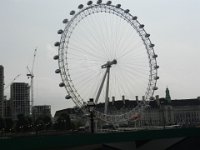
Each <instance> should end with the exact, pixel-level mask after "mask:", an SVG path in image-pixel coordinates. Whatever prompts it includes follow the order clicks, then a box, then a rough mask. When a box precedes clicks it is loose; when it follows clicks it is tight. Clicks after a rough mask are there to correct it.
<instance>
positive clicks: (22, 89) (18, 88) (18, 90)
mask: <svg viewBox="0 0 200 150" xmlns="http://www.w3.org/2000/svg"><path fill="white" fill-rule="evenodd" d="M10 100H11V105H12V106H11V112H12V119H14V120H16V119H17V116H18V115H19V114H23V115H25V116H29V115H30V87H29V85H28V83H22V82H18V83H17V82H16V83H12V84H11V86H10Z"/></svg>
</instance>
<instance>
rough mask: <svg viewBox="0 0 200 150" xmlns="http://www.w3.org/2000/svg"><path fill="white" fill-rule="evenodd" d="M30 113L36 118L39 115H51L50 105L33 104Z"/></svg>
mask: <svg viewBox="0 0 200 150" xmlns="http://www.w3.org/2000/svg"><path fill="white" fill-rule="evenodd" d="M32 115H33V118H34V119H37V118H38V117H40V116H49V117H51V106H50V105H38V106H33V109H32Z"/></svg>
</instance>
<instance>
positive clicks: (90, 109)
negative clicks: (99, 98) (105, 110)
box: [87, 98, 95, 133]
mask: <svg viewBox="0 0 200 150" xmlns="http://www.w3.org/2000/svg"><path fill="white" fill-rule="evenodd" d="M87 108H88V109H89V112H90V128H91V133H94V109H95V103H94V99H93V98H90V100H89V101H88V103H87Z"/></svg>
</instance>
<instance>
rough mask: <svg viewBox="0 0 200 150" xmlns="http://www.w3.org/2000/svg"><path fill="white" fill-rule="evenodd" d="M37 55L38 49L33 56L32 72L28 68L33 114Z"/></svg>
mask: <svg viewBox="0 0 200 150" xmlns="http://www.w3.org/2000/svg"><path fill="white" fill-rule="evenodd" d="M36 54H37V48H36V49H35V50H34V55H33V62H32V66H31V70H30V69H29V67H28V66H27V70H28V73H27V77H28V79H31V82H30V89H31V103H30V104H31V114H32V108H33V104H34V93H33V92H34V91H33V90H34V89H33V83H34V82H33V81H34V80H33V79H34V72H33V71H34V64H35V57H36Z"/></svg>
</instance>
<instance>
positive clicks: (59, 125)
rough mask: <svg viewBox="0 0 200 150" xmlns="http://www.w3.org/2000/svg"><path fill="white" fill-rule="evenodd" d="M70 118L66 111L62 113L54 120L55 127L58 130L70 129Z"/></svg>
mask: <svg viewBox="0 0 200 150" xmlns="http://www.w3.org/2000/svg"><path fill="white" fill-rule="evenodd" d="M71 125H72V124H71V119H70V116H69V115H68V114H66V113H62V114H61V115H60V116H59V118H58V119H57V121H56V124H55V128H56V129H59V130H69V129H71Z"/></svg>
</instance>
